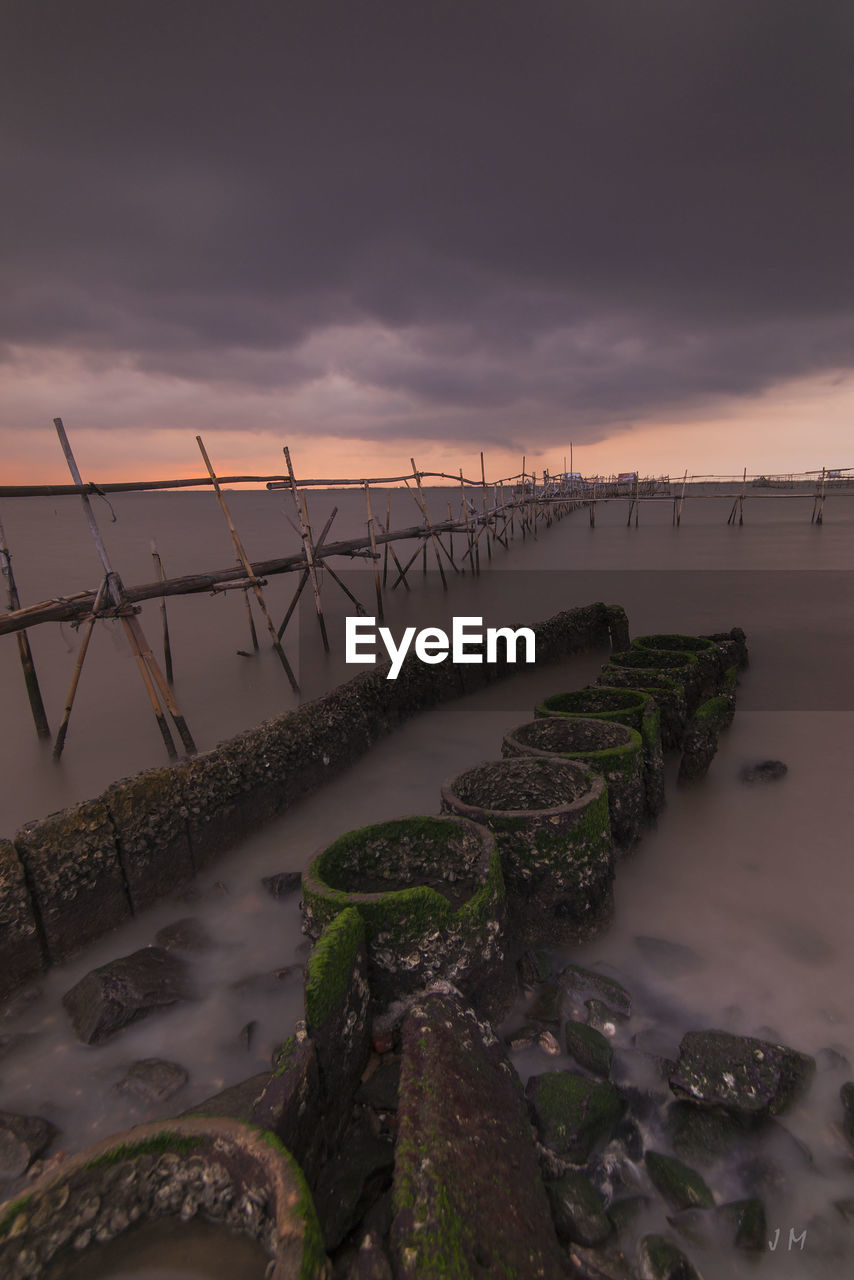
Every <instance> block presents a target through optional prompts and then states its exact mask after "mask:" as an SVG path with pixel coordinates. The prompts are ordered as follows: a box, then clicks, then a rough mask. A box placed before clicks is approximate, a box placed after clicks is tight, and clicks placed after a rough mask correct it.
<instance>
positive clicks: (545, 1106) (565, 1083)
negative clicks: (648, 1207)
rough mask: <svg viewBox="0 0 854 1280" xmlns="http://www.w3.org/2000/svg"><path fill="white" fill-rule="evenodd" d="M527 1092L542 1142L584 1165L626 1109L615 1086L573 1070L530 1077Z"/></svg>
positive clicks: (612, 1130)
mask: <svg viewBox="0 0 854 1280" xmlns="http://www.w3.org/2000/svg"><path fill="white" fill-rule="evenodd" d="M525 1094H526V1096H527V1098H528V1100H529V1102H530V1104H531V1108H532V1110H533V1114H534V1119H535V1123H536V1126H537V1130H538V1132H539V1135H540V1138H541V1140H542V1142H543V1143H544V1145H545V1146H547V1147H549V1148H550V1149H551V1150H552V1151H553V1152H554V1153H555V1154H556V1155H557V1156H558V1157H560V1158H561V1159H563V1160H566V1161H568V1162H569V1163H570V1164H584V1162H585V1161H586V1160H588V1159H589V1158H590V1156H591V1155H592V1154H593V1152H594V1151H595V1150H596V1148H597V1147H601V1146H604V1145H605V1143H606V1142H608V1140H609V1139H610V1138H611V1135H612V1134H613V1132H614V1130H615V1129H616V1127H617V1125H618V1124H619V1122H620V1120H621V1119H622V1118H623V1114H624V1112H625V1109H626V1102H625V1099H624V1098H623V1096H622V1094H621V1093H620V1092H619V1090H618V1089H616V1088H614V1086H613V1085H611V1084H604V1083H600V1082H598V1081H595V1080H589V1079H588V1078H587V1077H586V1076H581V1075H577V1074H576V1073H575V1072H573V1071H548V1072H545V1073H544V1074H543V1075H539V1076H531V1078H530V1080H529V1081H528V1084H527V1087H526V1089H525Z"/></svg>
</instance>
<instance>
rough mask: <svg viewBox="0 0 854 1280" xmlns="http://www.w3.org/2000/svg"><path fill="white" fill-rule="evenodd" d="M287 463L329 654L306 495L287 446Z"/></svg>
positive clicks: (327, 649) (319, 616) (321, 632)
mask: <svg viewBox="0 0 854 1280" xmlns="http://www.w3.org/2000/svg"><path fill="white" fill-rule="evenodd" d="M283 452H284V455H285V463H286V464H287V468H288V476H289V477H290V481H291V493H292V494H293V499H294V505H295V506H296V509H297V519H298V520H299V528H300V537H301V538H302V549H303V554H304V556H305V564H306V568H307V569H308V578H309V582H310V583H311V589H312V592H313V593H314V608H315V612H316V613H317V625H318V626H319V627H320V638H321V641H322V642H323V649H324V652H326V653H328V652H329V637H328V636H327V634H326V619H325V618H324V616H323V602H322V601H321V599H320V583H319V582H318V580H317V569H316V567H315V563H314V547H313V545H312V541H311V525H310V524H309V520H308V507H307V505H306V501H305V495H304V494H301V493H300V491H299V489H297V482H296V479H295V477H294V469H293V466H292V464H291V452H290V449H289V448H288V446H287V445H285V446H284V450H283Z"/></svg>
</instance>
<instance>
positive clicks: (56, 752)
mask: <svg viewBox="0 0 854 1280" xmlns="http://www.w3.org/2000/svg"><path fill="white" fill-rule="evenodd" d="M106 590H107V579H106V578H105V579H104V581H103V582H102V584H101V587H100V589H99V591H98V595H97V596H96V598H95V603H94V605H93V607H92V616H91V617H90V618H88V619H87V620H86V623H85V626H86V630H85V631H84V632H83V639H82V640H81V641H80V648H79V649H78V651H77V660H76V662H75V663H74V670H73V672H72V673H71V684H70V686H69V689H68V693H67V695H66V698H65V710H64V711H63V713H62V723H61V724H60V726H59V729H58V730H57V734H56V740H55V742H54V744H53V758H54V760H58V759H59V758H60V756H61V755H62V752H63V749H64V747H65V738H66V735H67V734H68V722H69V720H70V719H71V709H72V707H73V706H74V699H75V697H76V695H77V686H78V684H79V683H80V674H81V672H82V670H83V663H84V661H85V658H86V651H87V650H88V648H89V641H90V640H91V639H92V632H93V631H94V629H95V623H96V622H97V620H98V610H99V609H100V608H101V605H102V603H103V599H104V595H105V593H106ZM169 736H170V741H171V736H172V735H171V734H170V735H169ZM173 746H174V743H173Z"/></svg>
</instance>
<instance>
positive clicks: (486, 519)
mask: <svg viewBox="0 0 854 1280" xmlns="http://www.w3.org/2000/svg"><path fill="white" fill-rule="evenodd" d="M480 482H481V485H482V486H483V523H484V525H485V527H486V554H487V555H488V556H489V558H490V560H491V559H492V547H491V546H490V545H489V532H490V529H489V516H488V515H487V511H486V469H485V467H484V465H483V450H482V449H481V451H480Z"/></svg>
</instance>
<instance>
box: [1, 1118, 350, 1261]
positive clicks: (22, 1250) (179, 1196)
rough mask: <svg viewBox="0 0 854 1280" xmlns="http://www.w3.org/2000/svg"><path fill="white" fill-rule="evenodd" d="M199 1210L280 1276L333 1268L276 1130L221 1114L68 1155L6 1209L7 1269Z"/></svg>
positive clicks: (57, 1257) (58, 1257) (75, 1252)
mask: <svg viewBox="0 0 854 1280" xmlns="http://www.w3.org/2000/svg"><path fill="white" fill-rule="evenodd" d="M196 1215H198V1216H199V1217H201V1218H204V1219H206V1220H207V1221H209V1222H213V1223H216V1224H218V1225H221V1226H222V1227H223V1228H224V1229H226V1230H228V1231H232V1232H239V1233H241V1234H243V1235H247V1236H249V1237H251V1238H252V1239H254V1240H256V1241H257V1242H258V1244H259V1245H260V1247H261V1248H262V1249H263V1251H264V1252H265V1253H266V1254H267V1257H268V1258H269V1259H270V1267H271V1269H270V1271H269V1273H268V1274H269V1275H270V1277H271V1280H298V1278H299V1280H313V1278H314V1277H321V1276H324V1275H325V1274H326V1272H325V1270H324V1267H325V1255H324V1249H323V1241H322V1239H321V1235H320V1228H319V1226H318V1222H317V1217H316V1215H315V1211H314V1204H313V1202H312V1199H311V1195H310V1194H309V1191H308V1188H307V1186H306V1183H305V1179H304V1178H303V1175H302V1173H301V1171H300V1168H299V1165H298V1164H297V1163H296V1161H295V1160H294V1159H293V1158H292V1157H291V1156H290V1155H289V1153H288V1152H287V1151H286V1150H285V1148H284V1147H283V1146H282V1145H281V1144H280V1143H279V1142H278V1141H277V1140H276V1138H274V1137H273V1135H272V1134H269V1133H263V1132H262V1131H260V1130H259V1129H255V1128H252V1127H250V1126H249V1125H245V1124H241V1123H240V1122H239V1121H237V1120H229V1119H222V1118H220V1119H203V1118H193V1119H181V1120H162V1121H158V1122H156V1123H154V1124H146V1125H140V1126H139V1127H138V1128H136V1129H129V1130H127V1131H126V1132H125V1133H122V1134H118V1135H117V1136H115V1137H112V1138H107V1139H106V1140H105V1141H103V1142H100V1143H98V1144H97V1145H96V1146H94V1147H89V1148H88V1149H87V1150H86V1151H83V1152H81V1153H80V1154H79V1155H75V1156H72V1157H71V1158H70V1159H68V1160H65V1161H63V1163H62V1164H61V1165H60V1166H59V1169H58V1170H56V1171H54V1172H51V1173H49V1174H45V1175H44V1176H43V1177H41V1178H40V1179H39V1180H38V1181H37V1182H35V1183H33V1185H32V1187H30V1188H29V1190H28V1191H27V1192H26V1193H25V1194H24V1195H22V1196H20V1197H19V1198H18V1199H17V1200H14V1201H10V1202H8V1203H7V1204H5V1205H2V1206H0V1274H2V1276H3V1277H4V1280H31V1278H32V1277H37V1276H41V1275H43V1274H44V1272H45V1269H46V1268H47V1267H48V1265H49V1264H51V1263H53V1264H54V1265H55V1266H57V1267H58V1266H61V1263H62V1259H63V1258H65V1257H68V1258H69V1259H71V1258H76V1257H78V1256H79V1254H80V1253H81V1252H82V1251H84V1250H92V1251H94V1250H96V1249H97V1247H98V1245H99V1244H105V1243H106V1242H107V1241H109V1240H112V1239H114V1238H115V1237H116V1236H118V1235H120V1234H121V1233H122V1232H123V1231H126V1230H127V1229H128V1227H130V1226H131V1225H132V1224H134V1223H139V1222H145V1221H147V1220H155V1219H163V1218H168V1217H172V1218H180V1219H181V1220H182V1221H186V1220H188V1219H190V1218H193V1217H195V1216H196Z"/></svg>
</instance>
